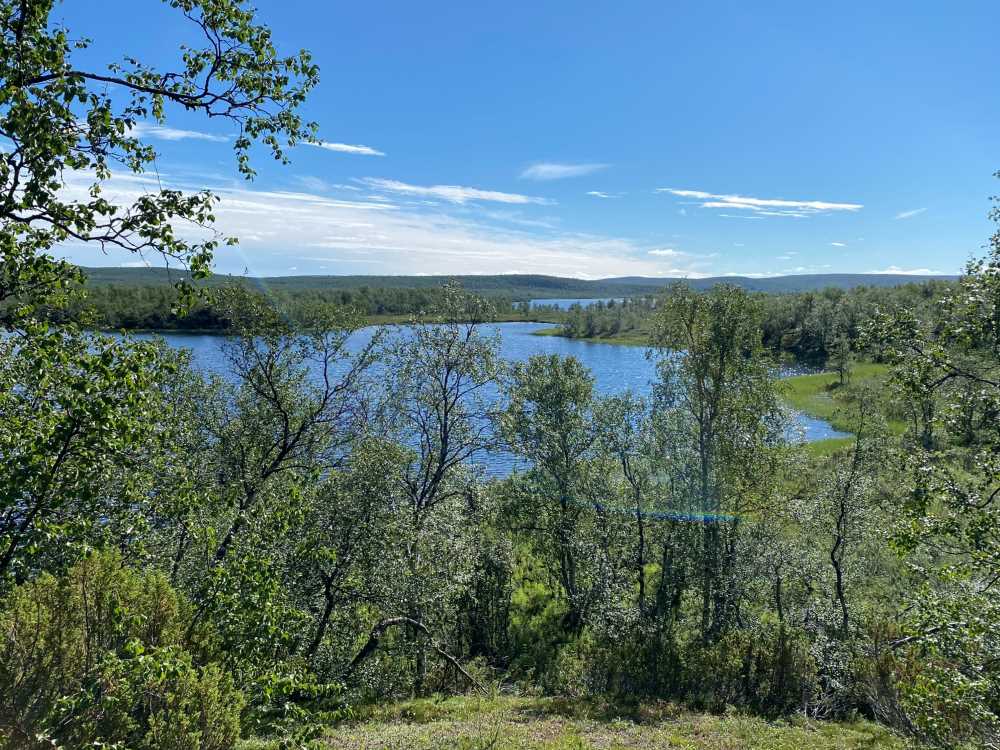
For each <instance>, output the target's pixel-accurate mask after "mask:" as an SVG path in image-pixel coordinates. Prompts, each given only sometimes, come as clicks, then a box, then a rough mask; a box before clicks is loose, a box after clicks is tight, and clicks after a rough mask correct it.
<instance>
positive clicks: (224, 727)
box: [0, 553, 243, 750]
mask: <svg viewBox="0 0 1000 750" xmlns="http://www.w3.org/2000/svg"><path fill="white" fill-rule="evenodd" d="M182 609H183V603H182V601H181V599H180V598H179V597H178V595H177V594H176V593H175V592H174V591H173V589H172V588H171V587H170V585H169V583H168V582H167V580H166V579H165V578H164V577H163V576H162V575H161V574H158V573H155V572H147V571H135V570H132V569H130V568H126V567H123V566H122V563H121V560H120V558H119V557H118V556H117V555H116V554H114V553H99V554H94V555H91V556H90V557H88V558H86V559H84V560H82V561H81V562H79V563H78V564H77V565H76V566H74V567H73V568H72V569H70V570H69V571H68V572H67V573H66V575H64V576H62V577H59V578H56V577H54V576H52V575H49V574H42V575H41V576H39V578H37V579H36V580H34V581H32V582H29V583H26V584H24V585H22V586H20V587H18V588H16V589H15V590H14V591H13V592H12V593H11V595H10V597H9V599H8V600H7V602H6V606H5V608H4V609H3V611H0V638H2V640H0V748H2V749H3V750H7V748H33V747H39V748H41V747H52V746H53V743H55V744H57V745H69V746H71V747H81V746H84V745H93V744H115V743H120V744H124V745H125V746H126V747H129V748H172V749H173V748H176V749H177V750H180V749H181V748H183V749H184V750H188V749H190V750H214V749H215V748H225V747H230V746H231V745H232V743H233V742H234V741H235V740H236V738H237V737H238V736H239V716H240V711H241V710H242V707H243V699H242V696H241V694H240V693H239V691H237V690H236V689H235V688H234V687H233V684H232V681H231V680H230V679H229V678H228V677H226V676H224V675H222V674H221V673H220V672H219V670H218V669H217V668H215V667H212V666H208V667H204V668H199V667H197V666H195V665H193V664H192V661H191V657H190V655H189V654H188V653H187V652H185V651H184V650H183V648H181V646H180V640H181V634H182V632H183V628H182V623H183V618H182Z"/></svg>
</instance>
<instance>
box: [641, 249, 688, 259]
mask: <svg viewBox="0 0 1000 750" xmlns="http://www.w3.org/2000/svg"><path fill="white" fill-rule="evenodd" d="M646 255H658V256H661V257H663V258H679V257H681V256H682V255H687V253H682V252H680V251H678V250H673V249H671V248H669V247H665V248H659V249H656V250H648V251H647V252H646Z"/></svg>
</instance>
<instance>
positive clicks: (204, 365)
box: [140, 323, 845, 476]
mask: <svg viewBox="0 0 1000 750" xmlns="http://www.w3.org/2000/svg"><path fill="white" fill-rule="evenodd" d="M547 327H550V324H545V323H495V324H491V325H484V326H483V329H484V332H486V333H492V332H494V331H498V332H499V333H500V342H501V344H500V352H501V355H502V356H503V358H504V359H506V360H508V361H510V362H518V361H523V360H526V359H528V357H531V356H532V355H535V354H559V355H562V356H570V355H572V356H574V357H576V358H577V359H578V360H580V362H582V363H583V364H584V365H585V366H586V367H587V368H588V369H589V370H590V372H591V374H592V375H593V377H594V387H595V390H596V391H597V393H599V394H601V395H609V394H614V393H621V392H623V391H625V390H632V391H633V392H634V393H636V394H638V395H640V396H648V395H649V394H650V392H651V391H652V384H653V382H654V381H655V379H656V367H655V364H654V363H653V362H652V361H650V360H649V359H647V358H646V349H645V348H644V347H640V346H623V345H620V344H602V343H593V342H590V341H580V340H578V339H568V338H563V337H561V336H536V335H534V332H535V331H537V330H539V329H542V328H547ZM373 332H374V329H372V328H366V329H362V330H360V331H358V332H357V333H356V334H354V335H353V336H352V337H351V339H350V340H349V341H348V346H349V347H350V348H352V349H353V350H359V349H360V348H361V347H362V346H363V345H364V344H365V343H366V342H367V341H369V340H370V338H371V336H372V335H373ZM140 337H142V338H148V337H149V335H142V336H140ZM161 338H163V339H164V340H165V341H166V342H167V343H168V344H170V345H171V346H174V347H178V348H185V349H189V350H191V353H192V360H193V363H194V365H195V366H196V367H198V368H201V369H203V370H205V371H209V372H217V373H220V374H223V375H225V374H226V371H227V369H228V364H227V362H226V358H225V356H224V354H223V352H222V341H223V338H222V337H220V336H213V335H195V334H175V333H165V334H161ZM794 422H795V428H794V429H793V430H792V431H791V432H790V435H789V439H792V440H799V439H801V440H805V441H807V442H811V441H815V440H825V439H827V438H834V437H844V436H845V433H842V432H838V431H837V430H835V429H833V428H832V427H831V426H830V425H829V424H827V423H826V422H824V421H823V420H821V419H816V418H814V417H810V416H808V415H805V414H794ZM481 461H482V463H484V464H485V465H486V469H487V472H488V473H489V474H491V475H494V476H502V475H505V474H507V473H509V472H510V471H511V469H512V468H513V467H514V466H515V462H514V457H513V456H510V455H508V454H495V455H494V454H491V455H489V456H483V457H482V458H481Z"/></svg>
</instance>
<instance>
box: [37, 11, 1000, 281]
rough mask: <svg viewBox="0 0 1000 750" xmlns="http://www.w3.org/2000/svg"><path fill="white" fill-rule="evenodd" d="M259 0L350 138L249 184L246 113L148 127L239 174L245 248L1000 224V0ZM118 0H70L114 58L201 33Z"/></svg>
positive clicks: (225, 200)
mask: <svg viewBox="0 0 1000 750" xmlns="http://www.w3.org/2000/svg"><path fill="white" fill-rule="evenodd" d="M257 6H258V8H259V12H260V16H261V18H262V19H263V20H265V21H266V22H267V23H268V24H269V25H271V26H272V28H273V29H274V31H275V38H276V39H277V40H278V41H279V43H280V44H281V45H282V46H283V47H284V48H285V49H287V50H295V49H299V48H303V47H304V48H307V49H310V50H311V51H312V52H313V54H314V57H315V60H316V62H317V63H318V64H319V66H320V68H321V73H322V83H321V85H320V87H319V88H318V89H317V90H316V91H315V92H314V94H313V96H312V98H311V100H310V102H309V104H308V106H307V108H306V114H307V116H308V117H309V118H310V119H315V120H317V121H318V122H319V123H320V135H321V137H322V138H323V139H324V141H326V142H328V143H329V144H342V145H340V146H338V145H331V147H330V148H316V147H309V146H300V147H298V148H296V149H295V150H294V152H293V153H292V160H293V163H292V164H291V165H290V166H287V167H280V166H278V165H275V164H272V163H270V162H269V161H268V160H267V157H266V155H265V154H263V153H261V154H260V156H261V158H259V159H258V161H257V166H258V167H259V170H260V174H259V177H258V178H257V180H256V181H254V182H253V183H250V184H248V183H245V182H243V181H241V180H239V179H237V178H236V172H235V168H234V161H233V158H232V153H231V147H232V144H231V142H230V141H229V137H230V136H231V131H230V130H229V129H227V126H226V125H225V124H224V123H216V122H206V121H203V120H198V119H192V118H190V117H186V116H185V113H183V112H180V113H177V112H171V113H170V118H169V121H168V123H167V127H168V128H169V129H167V130H162V129H156V128H152V127H147V128H145V129H144V134H145V135H147V136H148V137H149V138H150V143H153V144H154V145H155V146H156V148H157V151H158V152H159V154H160V156H159V159H158V168H159V173H160V174H159V179H160V181H161V183H166V184H170V185H175V186H179V187H186V188H202V187H210V188H213V189H215V190H217V191H218V192H219V193H220V195H221V196H222V205H221V207H220V210H219V212H218V213H219V220H220V225H221V227H222V229H224V230H225V231H227V232H230V233H233V234H236V235H238V236H240V238H241V243H240V247H239V248H238V249H229V250H225V251H222V252H221V253H220V255H219V258H218V264H217V265H218V269H219V270H221V271H224V272H235V273H241V272H243V271H244V270H245V271H247V272H249V273H251V274H256V275H285V274H306V273H323V274H347V273H363V274H411V273H449V274H452V273H507V272H521V273H546V274H552V275H562V276H579V277H589V278H597V277H604V276H616V275H647V276H655V275H665V276H706V275H721V274H729V273H737V274H748V275H776V274H785V273H827V272H877V271H893V270H899V271H907V272H916V271H925V272H926V271H930V272H942V273H956V272H958V270H959V269H960V267H961V266H962V265H963V264H964V262H965V261H966V260H967V259H968V258H969V257H970V256H971V255H976V254H981V253H982V246H983V244H984V241H985V239H986V237H987V236H988V235H989V233H990V231H991V225H990V223H989V221H988V220H987V217H986V213H987V211H988V209H989V201H988V197H989V196H990V195H992V194H994V193H997V192H1000V183H998V181H997V180H996V179H995V178H993V177H992V174H993V172H994V171H995V170H997V169H1000V126H998V125H1000V96H998V84H997V79H996V73H997V70H1000V48H998V47H997V45H996V41H995V30H996V29H997V28H1000V5H998V4H997V3H996V2H995V1H991V2H975V1H973V2H964V3H948V4H946V3H939V2H934V3H931V2H878V3H872V2H864V3H862V2H851V3H846V4H837V5H835V6H824V5H820V4H806V3H800V2H795V3H791V2H789V3H783V2H771V3H759V4H747V3H732V4H729V3H664V2H662V0H661V1H660V2H630V1H628V0H622V1H620V2H615V3H604V2H573V3H570V2H563V1H562V0H546V1H545V2H537V1H535V2H506V3H494V2H480V3H469V2H461V3H459V2H448V3H442V2H426V3H412V2H380V1H378V0H369V1H368V2H365V3H327V2H315V1H308V2H307V0H282V1H281V2H276V1H274V0H259V2H258V3H257ZM100 7H101V9H102V13H100V14H95V13H94V12H93V10H94V6H93V5H92V4H91V3H88V2H76V1H73V2H67V3H65V4H63V5H61V6H58V7H57V10H56V12H55V15H56V17H57V18H62V19H64V20H65V21H66V22H67V23H68V24H69V25H70V26H71V27H72V28H74V30H79V31H80V32H82V33H85V34H86V35H88V36H90V37H92V38H93V39H94V42H95V43H94V49H93V51H92V54H93V55H94V56H95V58H97V59H113V58H116V57H119V56H120V55H122V54H125V53H129V54H135V55H145V56H146V58H148V59H149V60H150V61H151V62H153V63H156V64H164V63H165V62H166V61H167V60H170V59H173V58H174V57H175V56H176V54H177V51H176V40H177V39H179V38H184V37H188V36H189V35H190V31H189V30H188V29H187V28H186V27H185V25H184V23H183V20H182V19H179V18H178V17H177V15H176V14H175V13H172V12H169V11H168V10H167V9H166V8H164V7H162V5H161V4H160V3H157V2H155V0H103V1H102V3H101V4H100ZM345 145H346V146H354V147H359V148H354V149H351V148H344V146H345ZM143 189H145V187H144V183H143V182H141V181H128V182H126V181H121V182H115V183H114V184H113V185H111V186H109V191H111V192H115V193H116V194H117V195H118V196H119V198H120V199H121V200H128V199H129V198H130V197H132V196H133V195H134V193H135V192H136V191H140V190H143ZM70 256H71V257H73V258H74V260H78V261H81V262H87V263H89V264H92V265H96V264H98V262H100V264H104V265H115V264H121V263H127V262H134V261H135V259H134V258H132V259H129V258H124V257H118V256H108V257H106V258H103V259H100V261H98V260H97V259H95V258H94V256H92V255H84V254H82V253H81V254H79V255H76V254H74V252H73V251H70Z"/></svg>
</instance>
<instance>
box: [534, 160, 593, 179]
mask: <svg viewBox="0 0 1000 750" xmlns="http://www.w3.org/2000/svg"><path fill="white" fill-rule="evenodd" d="M608 166H610V165H608V164H557V163H554V162H539V163H538V164H532V165H531V166H529V167H527V168H526V169H525V170H524V171H523V172H521V178H522V179H525V180H563V179H565V178H567V177H583V176H584V175H588V174H593V173H594V172H599V171H600V170H602V169H607V168H608Z"/></svg>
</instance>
